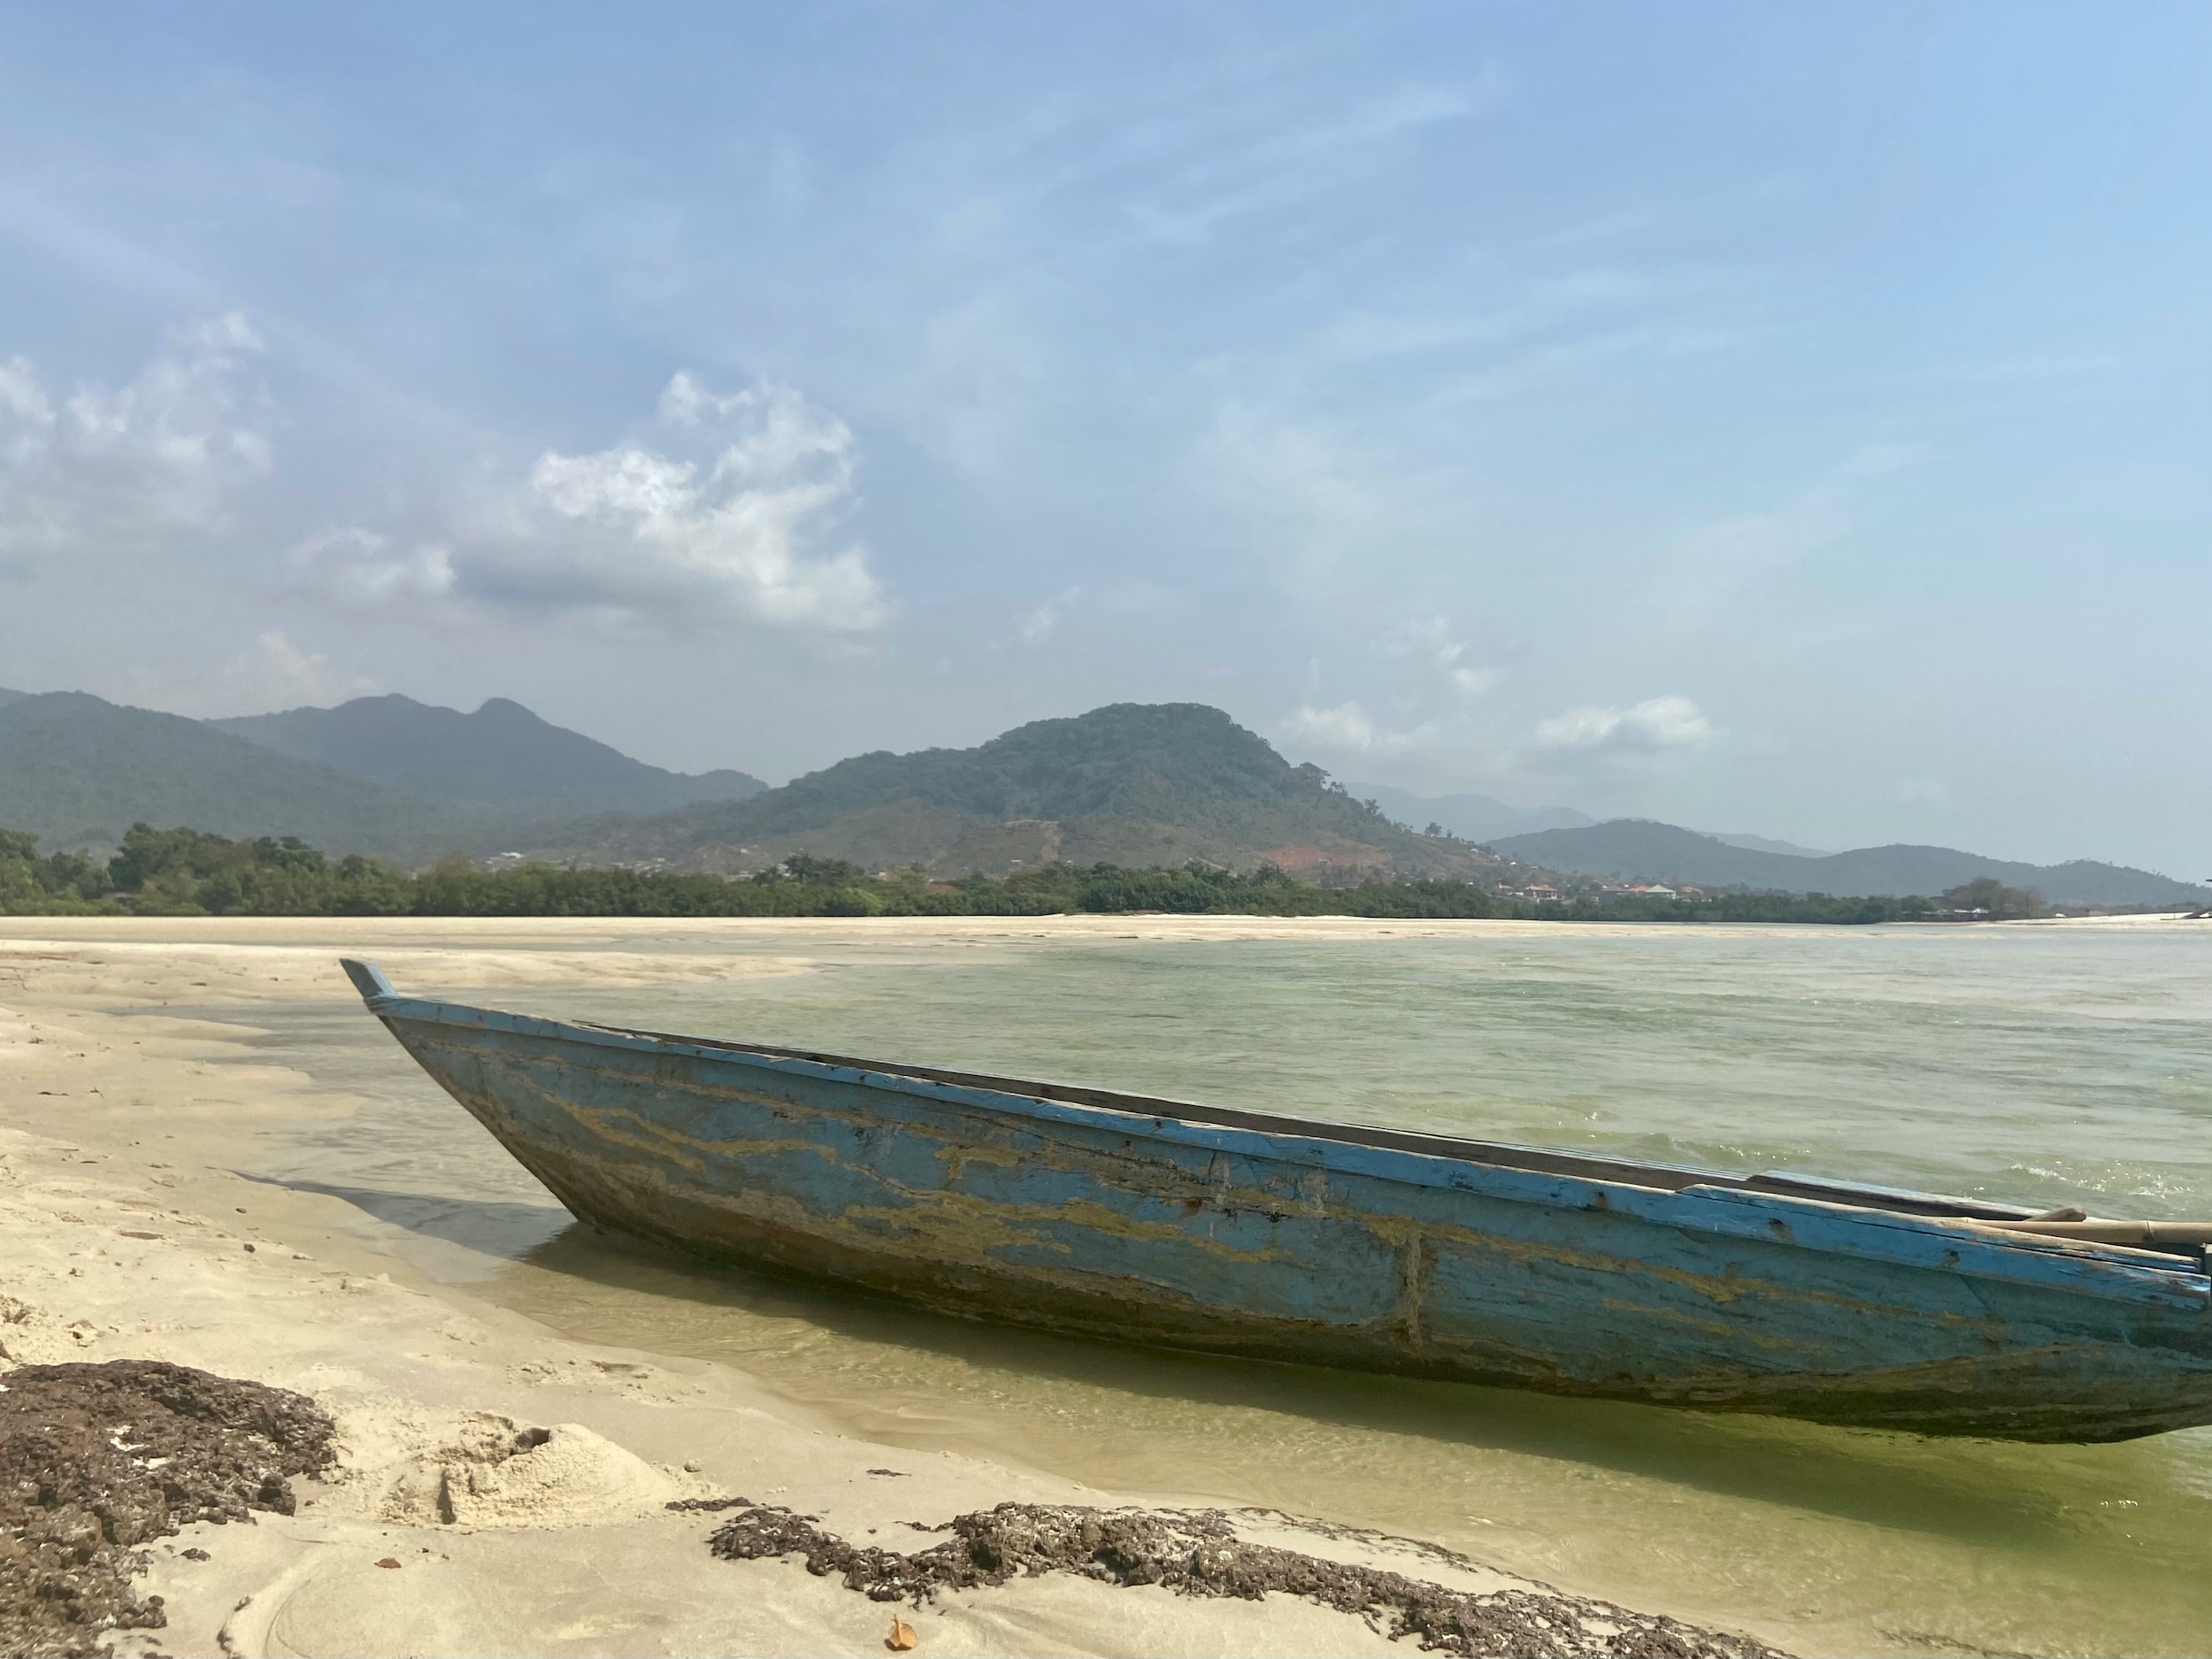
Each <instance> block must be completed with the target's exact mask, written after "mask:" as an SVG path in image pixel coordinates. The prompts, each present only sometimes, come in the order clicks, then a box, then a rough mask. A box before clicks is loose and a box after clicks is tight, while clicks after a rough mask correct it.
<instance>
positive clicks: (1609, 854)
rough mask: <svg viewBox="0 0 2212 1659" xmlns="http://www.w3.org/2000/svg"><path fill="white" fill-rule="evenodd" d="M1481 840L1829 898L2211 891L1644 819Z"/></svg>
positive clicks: (2105, 870)
mask: <svg viewBox="0 0 2212 1659" xmlns="http://www.w3.org/2000/svg"><path fill="white" fill-rule="evenodd" d="M1491 846H1492V847H1493V848H1494V849H1495V850H1497V851H1499V852H1502V853H1505V854H1508V855H1509V856H1512V857H1515V858H1520V859H1525V860H1526V861H1528V862H1529V863H1531V864H1545V865H1548V866H1549V867H1550V868H1552V869H1554V870H1571V871H1575V872H1579V873H1581V874H1583V875H1592V876H1618V877H1624V878H1629V879H1640V880H1648V881H1670V880H1672V881H1692V882H1695V883H1697V884H1699V885H1700V886H1703V887H1753V888H1758V889H1762V890H1771V891H1775V892H1783V893H1829V894H1834V895H1838V896H1839V897H1852V898H1856V897H1862V896H1865V895H1875V894H1894V895H1906V894H1915V893H1917V894H1925V895H1935V894H1939V893H1941V892H1943V891H1944V890H1945V889H1947V888H1949V887H1957V886H1958V885H1960V884H1961V883H1962V882H1966V881H1972V880H1976V879H1978V878H1980V877H1983V876H1994V877H1996V878H1997V879H1999V880H2000V881H2002V882H2003V883H2005V885H2006V886H2008V887H2033V888H2034V889H2035V890H2036V891H2037V892H2039V893H2040V894H2042V895H2043V896H2044V897H2045V898H2046V899H2047V900H2049V901H2050V902H2052V903H2054V904H2172V903H2178V902H2183V901H2190V902H2204V901H2205V900H2207V899H2208V898H2212V892H2208V890H2207V889H2206V888H2203V887H2192V886H2191V885H2190V884H2188V883H2187V882H2185V881H2176V880H2173V879H2171V878H2170V877H2167V876H2162V875H2154V874H2153V873H2152V872H2149V871H2147V870H2131V869H2127V868H2125V867H2124V866H2122V865H2119V864H2096V863H2093V862H2092V861H2090V860H2088V859H2076V860H2075V861H2074V862H2072V863H2070V864H2015V863H2012V862H2009V861H2008V860H2005V859H2002V858H1985V857H1982V856H1979V855H1978V854H1975V853H1963V852H1959V851H1956V850H1955V849H1952V848H1948V847H1906V846H1895V847H1867V848H1862V849H1859V850H1858V851H1856V852H1846V853H1831V854H1829V855H1827V856H1824V857H1818V858H1807V857H1802V856H1793V855H1790V854H1786V853H1770V852H1760V851H1757V850H1755V849H1750V848H1744V847H1732V846H1729V845H1727V844H1726V843H1725V842H1723V841H1717V840H1715V839H1714V838H1713V837H1712V836H1709V835H1700V834H1698V833H1695V832H1694V831H1691V830H1686V829H1678V828H1676V827H1675V826H1673V825H1671V824H1655V823H1652V822H1650V821H1649V820H1648V819H1644V818H1615V819H1614V820H1612V821H1611V822H1610V823H1606V824H1599V825H1595V826H1592V827H1590V828H1588V829H1561V830H1545V831H1542V832H1540V833H1536V834H1533V835H1515V836H1510V837H1508V838H1507V839H1505V840H1503V841H1493V842H1492V843H1491Z"/></svg>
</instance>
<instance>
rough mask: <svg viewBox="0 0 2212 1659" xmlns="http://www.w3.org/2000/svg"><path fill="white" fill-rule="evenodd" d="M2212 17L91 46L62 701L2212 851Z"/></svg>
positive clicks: (638, 19) (39, 559)
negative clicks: (1167, 714)
mask: <svg viewBox="0 0 2212 1659" xmlns="http://www.w3.org/2000/svg"><path fill="white" fill-rule="evenodd" d="M2208 94H2212V12H2208V11H2206V10H2205V9H2204V8H2203V7H2202V6H2200V5H2159V4H2135V5H2130V6H2127V7H2121V8H2089V7H2078V6H2075V7H2056V6H2049V7H2046V6H2036V5H2028V4H2005V5H1988V6H1967V5H1933V4H1922V5H1916V6H1911V7H1904V6H1886V5H1881V4H1860V5H1855V6H1851V7H1830V8H1813V7H1776V6H1770V5H1751V4H1745V5H1695V4H1690V5H1676V6H1666V7H1657V6H1645V7H1635V6H1625V5H1617V6H1610V7H1603V6H1597V5H1580V4H1544V5H1539V4H1525V5H1516V6H1479V5H1465V4H1459V5H1449V6H1437V7H1432V8H1423V7H1398V8H1367V9H1362V10H1361V12H1359V13H1358V14H1357V15H1354V14H1353V12H1352V10H1351V9H1349V8H1342V7H1336V8H1326V9H1324V8H1310V7H1299V6H1296V5H1286V4H1275V5H1268V6H1264V7H1260V6H1252V7H1240V6H1204V5H1187V6H1178V7H1160V8H1148V7H1145V6H1141V5H1128V6H1121V7H1114V8H1091V9H1089V10H1088V11H1079V10H1078V9H1076V8H1066V7H1059V8H1053V7H1032V6H1012V5H1008V6H1002V7H993V6H987V5H972V6H964V7H931V6H924V5H912V4H910V5H880V6H865V5H862V6H837V5H828V4H825V5H819V6H815V7H810V8H796V7H778V8H768V7H758V8H751V9H742V8H707V7H650V6H632V7H624V8H591V9H586V8H577V7H549V6H542V5H540V6H531V7H511V8H503V7H495V6H456V5H450V4H449V5H442V6H438V7H410V6H404V5H388V6H382V7H376V8H355V9H352V10H351V11H349V12H339V11H338V10H336V9H332V8H319V9H318V8H301V7H290V6H275V5H271V6H265V7H244V6H224V5H212V6H201V7H194V8H189V9H186V8H174V7H158V8H157V7H145V8H134V7H129V6H122V7H109V8H104V9H93V8H66V9H65V8H44V9H40V10H34V9H29V8H25V9H21V10H19V12H17V13H16V14H15V15H14V16H13V17H12V21H11V26H10V28H9V30H8V32H7V34H6V35H5V37H4V39H0V146H4V152H0V162H4V165H0V365H4V366H0V685H11V686H14V687H19V688H24V689H31V690H44V689H53V688H61V687H84V688H86V689H89V690H94V691H97V692H100V693H102V694H103V695H109V696H111V697H116V698H119V699H122V700H127V701H132V702H137V703H146V704H149V705H150V706H156V707H163V708H173V709H177V710H182V711H186V712H192V713H230V712H242V711H248V710H258V709H264V708H270V707H277V706H288V705H291V704H296V703H303V702H324V703H326V702H331V701H335V700H338V699H340V698H342V697H344V696H347V695H356V694H357V693H360V692H365V691H403V692H406V693H408V694H409V695H414V696H417V697H420V698H423V699H426V700H428V701H434V702H441V703H455V704H458V705H461V706H465V707H472V706H474V704H475V703H476V702H478V701H480V700H481V699H482V698H483V697H486V696H489V695H508V696H513V697H517V698H518V699H520V700H522V701H523V702H526V703H529V704H530V705H531V706H533V707H534V708H536V709H538V710H540V711H541V712H543V713H544V714H546V715H547V716H548V717H549V718H555V719H557V720H560V721H563V722H564V723H565V724H569V725H572V726H578V727H580V729H582V730H585V731H588V732H590V733H593V734H594V735H596V736H600V737H603V738H605V739H606V740H608V741H612V742H615V743H617V744H618V745H619V746H621V747H623V748H625V749H629V750H631V751H632V752H634V753H637V754H640V755H642V756H644V757H647V758H649V759H652V760H655V761H657V762H660V763H662V764H670V765H678V766H684V767H690V768H697V767H705V766H710V765H735V766H741V767H744V768H747V769H749V770H751V771H754V772H759V773H761V774H763V775H764V776H769V777H772V778H780V777H784V776H787V775H790V774H792V773H795V772H801V771H804V770H807V769H810V768H811V767H814V766H817V765H820V764H826V763H828V762H829V761H832V760H833V759H836V758H838V757H841V756H843V755H846V754H849V753H853V752H856V751H857V750H860V749H876V748H891V749H910V748H917V747H923V746H926V745H930V744H938V743H969V742H973V741H979V740H980V739H982V738H984V737H987V736H988V735H990V734H992V733H995V732H997V731H1000V730H1002V729H1003V728H1005V727H1006V726H1010V725H1013V724H1016V723H1018V722H1019V721H1021V720H1025V719H1030V718H1039V717H1041V716H1046V715H1055V714H1066V713H1073V712H1077V711H1079V710H1083V709H1085V708H1089V707H1092V706H1094V705H1096V704H1098V703H1106V702H1112V701H1121V700H1141V701H1164V700H1171V699H1187V700H1194V701H1202V702H1206V703H1214V704H1217V705H1218V706H1220V707H1223V708H1225V709H1227V710H1230V711H1231V712H1232V713H1233V715H1235V716H1236V717H1237V718H1239V719H1240V720H1241V721H1243V722H1244V723H1245V724H1246V725H1248V726H1252V727H1253V728H1254V729H1256V730H1257V731H1259V732H1261V733H1263V734H1264V735H1266V736H1267V737H1268V738H1270V739H1271V741H1275V742H1276V743H1277V744H1278V746H1279V747H1280V748H1282V749H1284V751H1285V752H1286V754H1288V755H1290V756H1291V757H1292V758H1294V759H1300V760H1303V759H1313V760H1317V761H1318V762H1320V763H1321V764H1324V765H1325V766H1327V767H1328V768H1329V769H1330V770H1332V771H1333V772H1336V773H1337V774H1338V775H1340V776H1342V777H1346V778H1349V779H1353V780H1369V781H1374V782H1381V783H1390V784H1394V785H1398V786H1401V787H1410V788H1414V789H1418V790H1423V791H1425V792H1429V793H1445V792H1449V791H1456V790H1476V791H1482V792H1485V793H1490V794H1494V795H1502V796H1503V797H1505V798H1507V799H1509V800H1510V801H1513V802H1515V803H1519V804H1527V805H1534V804H1545V803H1567V804H1572V805H1576V806H1578V807H1581V808H1582V809H1583V810H1587V811H1591V812H1594V813H1600V814H1606V815H1611V814H1621V813H1626V814H1637V815H1646V816H1653V817H1661V818H1669V819H1671V820H1673V821H1676V822H1685V823H1689V824H1692V825H1696V826H1704V827H1710V828H1716V829H1724V830H1743V831H1757V832H1761V833H1768V834H1775V835H1783V836H1786V837H1789V838H1791V839H1793V840H1796V841H1803V842H1808V843H1810V844H1814V845H1818V846H1829V847H1839V846H1845V845H1855V844H1865V843H1868V842H1874V841H1893V840H1910V841H1941V842H1948V843H1951V844H1955V845H1966V846H1969V847H1972V848H1976V849H1981V850H1986V851H1990V852H1993V853H1999V854H2003V855H2007V856H2023V857H2033V858H2038V859H2049V858H2059V857H2067V856H2102V857H2115V858H2121V859H2124V860H2127V861H2131V862H2138V863H2144V864H2150V865H2153V866H2154V867H2158V868H2162V869H2166V870H2168V871H2170V872H2173V873H2176V874H2182V875H2188V876H2192V877H2198V876H2202V875H2205V874H2207V873H2208V872H2212V835H2208V833H2207V832H2206V830H2205V827H2204V826H2206V824H2207V823H2208V821H2212V764H2208V757H2207V753H2206V734H2207V733H2208V731H2212V718H2208V717H2212V675H2208V672H2207V669H2206V666H2205V664H2206V662H2207V660H2208V659H2212V576H2208V570H2212V546H2208V535H2207V532H2208V528H2212V466H2208V465H2207V463H2208V459H2212V419H2208V416H2212V407H2208V405H2212V394H2208V386H2212V377H2208V370H2212V306H2208V303H2207V296H2208V295H2212V96H2208Z"/></svg>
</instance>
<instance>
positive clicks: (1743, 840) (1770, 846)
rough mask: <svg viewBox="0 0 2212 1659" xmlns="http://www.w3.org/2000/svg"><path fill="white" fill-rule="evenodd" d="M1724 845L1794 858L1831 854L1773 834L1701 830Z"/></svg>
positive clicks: (1820, 856)
mask: <svg viewBox="0 0 2212 1659" xmlns="http://www.w3.org/2000/svg"><path fill="white" fill-rule="evenodd" d="M1697 833H1699V834H1701V835H1709V836H1710V837H1711V838H1712V839H1713V840H1715V841H1718V842H1720V843H1721V844H1722V845H1723V846H1724V847H1747V848H1749V849H1751V850H1752V851H1753V852H1755V853H1782V854H1785V855H1786V856H1789V857H1792V858H1825V857H1827V856H1829V855H1828V854H1827V852H1826V851H1825V850H1824V849H1822V848H1818V847H1800V846H1799V845H1798V844H1797V843H1796V842H1795V841H1776V840H1775V839H1774V838H1773V837H1772V836H1771V835H1725V834H1723V833H1721V832H1720V831H1719V830H1700V831H1698V832H1697Z"/></svg>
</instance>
